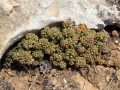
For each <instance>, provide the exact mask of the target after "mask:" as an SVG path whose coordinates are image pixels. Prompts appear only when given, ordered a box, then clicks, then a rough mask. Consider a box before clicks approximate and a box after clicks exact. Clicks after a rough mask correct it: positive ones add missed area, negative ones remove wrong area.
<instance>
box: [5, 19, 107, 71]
mask: <svg viewBox="0 0 120 90" xmlns="http://www.w3.org/2000/svg"><path fill="white" fill-rule="evenodd" d="M104 39H105V36H104V34H103V33H102V32H95V31H94V30H90V29H88V28H87V27H86V26H85V25H84V27H83V26H74V25H73V22H72V21H71V20H66V21H64V22H62V27H56V26H55V27H52V28H49V27H45V28H44V29H43V30H41V32H40V35H39V36H37V35H35V34H34V33H27V34H26V35H25V37H24V39H22V40H21V41H20V42H19V43H18V44H17V46H16V47H13V48H12V49H11V50H10V51H9V52H8V53H7V54H6V57H5V62H4V65H5V66H10V65H11V64H12V63H14V62H18V63H19V64H22V65H33V66H36V65H38V64H39V61H40V60H42V59H43V58H44V57H45V56H46V55H47V56H49V58H48V59H49V61H50V63H51V64H53V65H54V66H58V67H60V68H63V69H64V68H66V67H67V66H68V65H69V66H74V67H83V66H85V65H86V64H87V63H96V62H97V63H99V64H102V63H103V60H102V59H101V52H102V51H103V50H104V43H103V41H104Z"/></svg>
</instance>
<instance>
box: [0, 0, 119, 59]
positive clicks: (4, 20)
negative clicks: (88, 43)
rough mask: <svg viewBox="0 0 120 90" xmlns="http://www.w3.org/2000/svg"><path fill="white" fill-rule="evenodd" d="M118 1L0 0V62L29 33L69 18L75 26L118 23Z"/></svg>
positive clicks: (92, 26)
mask: <svg viewBox="0 0 120 90" xmlns="http://www.w3.org/2000/svg"><path fill="white" fill-rule="evenodd" d="M119 11H120V1H119V0H59V2H58V0H0V17H1V18H0V42H1V43H0V59H1V57H2V55H3V54H4V52H5V51H6V49H7V48H8V47H9V46H10V45H12V44H13V43H14V42H15V41H17V40H18V39H19V38H20V37H22V35H23V34H24V33H25V32H27V31H30V30H35V31H36V30H39V29H41V28H43V27H44V26H46V25H49V24H51V23H54V22H60V21H63V20H65V19H68V18H71V19H72V20H73V21H75V24H76V25H78V24H80V23H85V24H86V25H87V27H88V28H96V29H97V28H103V27H104V26H105V25H109V24H112V23H118V24H120V12H119Z"/></svg>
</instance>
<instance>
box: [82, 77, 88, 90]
mask: <svg viewBox="0 0 120 90" xmlns="http://www.w3.org/2000/svg"><path fill="white" fill-rule="evenodd" d="M86 82H87V79H85V81H84V86H83V89H82V90H84V88H85V85H86Z"/></svg>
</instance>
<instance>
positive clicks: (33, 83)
mask: <svg viewBox="0 0 120 90" xmlns="http://www.w3.org/2000/svg"><path fill="white" fill-rule="evenodd" d="M37 77H38V75H37V74H36V76H35V78H34V80H33V82H32V84H31V85H30V87H29V89H28V90H31V88H32V86H33V84H34V83H35V80H36V79H37Z"/></svg>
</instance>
